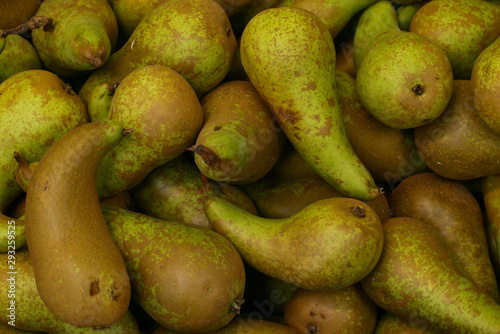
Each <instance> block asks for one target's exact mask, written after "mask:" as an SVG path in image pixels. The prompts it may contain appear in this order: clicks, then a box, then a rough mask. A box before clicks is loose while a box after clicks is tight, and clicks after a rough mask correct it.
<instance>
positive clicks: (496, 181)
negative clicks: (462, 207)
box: [481, 174, 500, 275]
mask: <svg viewBox="0 0 500 334" xmlns="http://www.w3.org/2000/svg"><path fill="white" fill-rule="evenodd" d="M481 185H482V191H483V200H484V205H485V208H486V215H487V217H486V218H487V219H485V224H486V229H487V232H488V237H489V245H490V250H489V251H490V254H492V255H491V259H492V262H493V267H494V268H495V270H496V271H497V275H500V247H499V246H500V174H494V175H489V176H486V177H484V178H482V179H481Z"/></svg>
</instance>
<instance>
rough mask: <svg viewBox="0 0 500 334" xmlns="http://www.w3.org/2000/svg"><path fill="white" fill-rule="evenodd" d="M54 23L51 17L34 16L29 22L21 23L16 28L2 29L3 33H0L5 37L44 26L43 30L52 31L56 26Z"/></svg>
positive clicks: (0, 35)
mask: <svg viewBox="0 0 500 334" xmlns="http://www.w3.org/2000/svg"><path fill="white" fill-rule="evenodd" d="M53 23H54V20H53V19H51V18H49V17H45V16H33V17H32V18H31V19H29V20H28V21H27V22H25V23H23V24H20V25H18V26H17V27H15V28H12V29H6V30H4V31H2V33H0V37H1V38H4V37H7V36H8V35H21V34H24V33H25V32H27V31H29V30H34V29H38V28H41V27H43V31H51V30H52V29H53V28H54V26H53Z"/></svg>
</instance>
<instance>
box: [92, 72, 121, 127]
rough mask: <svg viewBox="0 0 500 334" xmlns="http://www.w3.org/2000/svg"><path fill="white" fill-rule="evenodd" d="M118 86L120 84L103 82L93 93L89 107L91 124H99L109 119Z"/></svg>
mask: <svg viewBox="0 0 500 334" xmlns="http://www.w3.org/2000/svg"><path fill="white" fill-rule="evenodd" d="M118 85H119V82H114V83H109V82H103V83H102V84H100V85H99V86H97V87H96V88H95V89H94V90H93V91H92V94H91V95H90V99H89V105H88V110H89V117H90V121H91V122H99V121H104V120H106V119H108V115H109V110H110V109H111V103H112V102H113V96H114V95H115V92H116V88H118Z"/></svg>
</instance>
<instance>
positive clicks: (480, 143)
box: [413, 80, 500, 180]
mask: <svg viewBox="0 0 500 334" xmlns="http://www.w3.org/2000/svg"><path fill="white" fill-rule="evenodd" d="M413 133H414V136H415V143H416V145H417V149H418V151H419V152H420V155H421V156H422V158H423V159H424V162H425V164H426V165H427V166H428V167H429V168H430V169H432V171H434V172H435V173H436V174H439V175H441V176H443V177H446V178H448V179H452V180H470V179H475V178H479V177H483V176H488V175H491V174H496V173H500V134H498V133H496V132H494V131H493V130H491V129H490V128H489V127H488V126H487V125H486V124H485V123H484V122H483V121H481V119H480V118H479V116H478V114H477V112H476V111H475V109H474V98H473V95H472V86H471V82H470V81H469V80H455V81H454V82H453V94H452V97H451V100H450V102H449V104H448V106H447V107H446V110H445V111H444V112H443V114H442V115H441V116H440V117H439V118H438V119H436V120H435V121H433V122H431V123H429V124H427V125H424V126H421V127H418V128H415V129H414V130H413Z"/></svg>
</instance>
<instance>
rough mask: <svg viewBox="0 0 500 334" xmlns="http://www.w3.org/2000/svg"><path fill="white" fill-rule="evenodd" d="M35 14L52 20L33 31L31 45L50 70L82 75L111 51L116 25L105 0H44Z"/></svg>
mask: <svg viewBox="0 0 500 334" xmlns="http://www.w3.org/2000/svg"><path fill="white" fill-rule="evenodd" d="M36 15H37V16H43V17H49V18H51V19H52V20H53V23H52V25H51V28H49V29H47V28H38V29H35V30H33V31H32V36H33V46H34V47H35V49H36V51H37V52H38V55H39V56H40V59H41V60H42V62H43V63H44V65H45V66H47V68H48V69H49V70H50V71H51V72H53V73H56V74H58V75H62V76H81V75H85V74H87V73H88V72H89V71H92V70H95V69H97V68H99V67H101V66H102V65H104V63H105V62H106V61H107V60H108V58H109V56H110V55H111V53H112V52H113V51H114V48H115V46H116V40H117V38H118V25H117V22H116V17H115V14H114V13H113V10H112V9H111V7H110V6H109V4H108V2H107V1H106V0H70V1H68V0H45V1H44V2H43V3H42V4H41V5H40V8H39V9H38V11H37V13H36Z"/></svg>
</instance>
